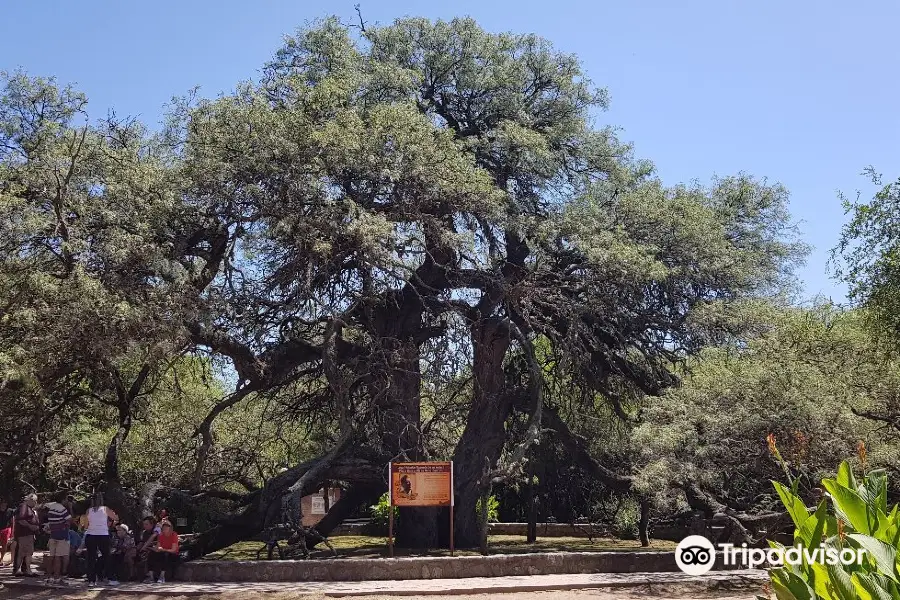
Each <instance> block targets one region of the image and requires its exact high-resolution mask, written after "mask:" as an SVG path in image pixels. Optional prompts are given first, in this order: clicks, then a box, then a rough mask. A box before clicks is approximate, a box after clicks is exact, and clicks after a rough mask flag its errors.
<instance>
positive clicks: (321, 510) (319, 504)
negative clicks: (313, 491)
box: [310, 494, 325, 515]
mask: <svg viewBox="0 0 900 600" xmlns="http://www.w3.org/2000/svg"><path fill="white" fill-rule="evenodd" d="M310 512H311V513H312V514H314V515H324V514H325V498H323V497H322V496H320V495H318V494H317V495H315V496H313V497H312V510H311V511H310Z"/></svg>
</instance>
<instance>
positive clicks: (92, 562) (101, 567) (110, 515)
mask: <svg viewBox="0 0 900 600" xmlns="http://www.w3.org/2000/svg"><path fill="white" fill-rule="evenodd" d="M116 519H118V517H117V516H116V513H115V512H113V510H112V509H111V508H108V507H106V506H105V505H104V504H103V494H101V493H100V492H97V493H96V494H94V500H93V502H92V503H91V507H90V508H89V509H88V511H87V530H86V531H85V532H84V548H85V550H86V551H87V581H88V584H89V585H96V584H97V582H98V581H99V582H101V583H102V582H104V581H105V580H106V572H105V569H106V563H107V559H108V556H109V521H110V520H113V521H115V520H116ZM98 553H99V554H100V557H99V560H98V557H97V554H98Z"/></svg>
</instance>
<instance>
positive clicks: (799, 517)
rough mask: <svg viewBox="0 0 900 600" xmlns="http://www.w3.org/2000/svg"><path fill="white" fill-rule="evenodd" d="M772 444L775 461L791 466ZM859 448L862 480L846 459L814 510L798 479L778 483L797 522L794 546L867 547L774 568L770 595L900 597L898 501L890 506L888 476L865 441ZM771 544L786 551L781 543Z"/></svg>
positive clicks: (786, 599) (797, 599)
mask: <svg viewBox="0 0 900 600" xmlns="http://www.w3.org/2000/svg"><path fill="white" fill-rule="evenodd" d="M769 447H770V450H772V454H773V456H774V457H775V459H776V460H777V461H779V462H781V463H782V464H783V466H786V465H784V463H783V459H781V456H780V454H779V453H778V452H777V447H775V441H774V438H770V440H769ZM858 452H859V462H860V465H861V470H862V473H861V475H862V478H861V479H857V477H856V475H855V474H854V472H853V468H852V467H851V466H850V464H849V463H848V462H847V461H844V462H842V463H841V464H840V466H839V467H838V470H837V475H836V476H835V477H833V478H825V479H823V480H822V487H823V488H824V490H825V491H826V492H827V494H826V497H825V498H824V499H823V500H822V501H821V502H820V503H819V505H818V506H817V507H816V509H815V511H813V512H810V511H809V510H808V509H807V507H806V505H805V503H804V502H803V500H802V499H801V498H800V496H799V495H798V494H797V484H796V480H793V481H792V482H791V485H790V486H786V485H783V484H781V483H779V482H777V481H776V482H773V484H774V486H775V489H776V491H777V492H778V495H779V496H780V498H781V501H782V503H783V504H784V506H785V508H786V509H787V512H788V514H789V515H790V516H791V519H792V520H793V522H794V526H795V530H794V546H799V547H803V548H807V549H809V550H811V551H812V550H815V549H816V548H822V549H823V550H824V551H825V552H828V551H829V550H833V551H837V552H840V551H841V550H844V549H852V550H854V551H856V550H863V551H864V552H862V553H857V554H858V555H861V560H859V561H857V562H854V563H852V564H843V563H842V564H823V563H821V562H813V561H810V560H809V559H808V557H804V559H803V561H802V564H799V565H797V564H791V565H787V564H786V565H784V566H780V567H777V568H773V569H770V571H769V575H770V584H769V585H768V586H767V592H768V593H767V597H768V598H771V597H772V594H774V596H775V597H776V598H778V600H813V599H816V598H823V599H827V600H857V599H863V600H898V599H900V571H898V568H897V548H898V543H900V520H898V505H894V507H893V508H892V509H890V510H889V509H888V503H887V476H886V475H885V472H884V471H883V470H881V469H877V470H868V469H867V464H866V448H865V445H864V444H863V443H862V442H860V444H859V447H858ZM786 471H787V469H786ZM769 545H770V546H771V547H773V548H781V549H782V550H784V547H783V546H781V545H780V544H778V543H776V542H771V541H770V542H769ZM758 598H764V597H763V596H759V597H758Z"/></svg>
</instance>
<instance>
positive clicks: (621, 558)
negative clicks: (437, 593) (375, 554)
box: [178, 552, 718, 582]
mask: <svg viewBox="0 0 900 600" xmlns="http://www.w3.org/2000/svg"><path fill="white" fill-rule="evenodd" d="M717 568H718V566H717ZM677 570H678V567H677V566H676V565H675V553H674V552H552V553H541V554H505V555H494V556H457V557H449V556H448V557H433V558H428V557H425V558H345V559H340V558H338V559H312V560H272V561H264V560H261V561H227V560H195V561H191V562H187V563H184V564H182V565H181V566H179V568H178V578H179V579H180V580H182V581H206V582H223V581H366V580H378V581H385V580H403V579H432V578H436V579H459V578H463V577H506V576H513V575H560V574H568V573H638V572H657V573H663V572H673V571H677Z"/></svg>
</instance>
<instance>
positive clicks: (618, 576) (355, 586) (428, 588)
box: [0, 570, 766, 597]
mask: <svg viewBox="0 0 900 600" xmlns="http://www.w3.org/2000/svg"><path fill="white" fill-rule="evenodd" d="M765 580H766V574H765V572H764V571H759V570H752V571H751V570H743V571H728V572H723V571H719V572H714V573H709V574H707V575H703V576H700V577H692V576H689V575H685V574H683V573H603V574H596V575H529V576H521V577H472V578H467V579H416V580H406V581H347V582H339V581H330V582H328V581H323V582H313V581H310V582H292V583H191V582H172V583H167V584H142V583H128V584H121V585H119V586H116V587H105V588H90V589H104V590H109V591H112V590H115V591H116V592H117V593H123V594H135V595H140V594H154V595H166V596H170V595H171V596H199V595H202V594H212V595H215V594H222V593H230V592H245V593H246V592H252V593H274V592H292V593H294V594H298V595H299V594H324V595H326V596H331V597H346V596H374V595H383V596H433V595H456V594H485V593H492V594H497V593H510V592H534V591H552V590H577V589H592V588H631V587H650V588H653V587H660V588H672V587H685V588H693V589H697V588H704V589H707V590H722V589H728V590H731V589H734V590H753V591H761V589H762V584H763V582H764V581H765ZM0 581H2V583H3V584H5V585H7V586H9V587H10V588H17V589H41V588H43V589H47V587H48V586H47V584H46V583H44V582H43V581H42V580H40V579H13V578H8V577H6V578H3V579H2V580H0ZM55 587H56V589H59V590H60V591H62V590H63V589H67V590H71V591H77V590H87V589H89V588H88V587H87V586H86V584H83V583H82V584H77V583H73V584H70V585H67V586H55Z"/></svg>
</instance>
